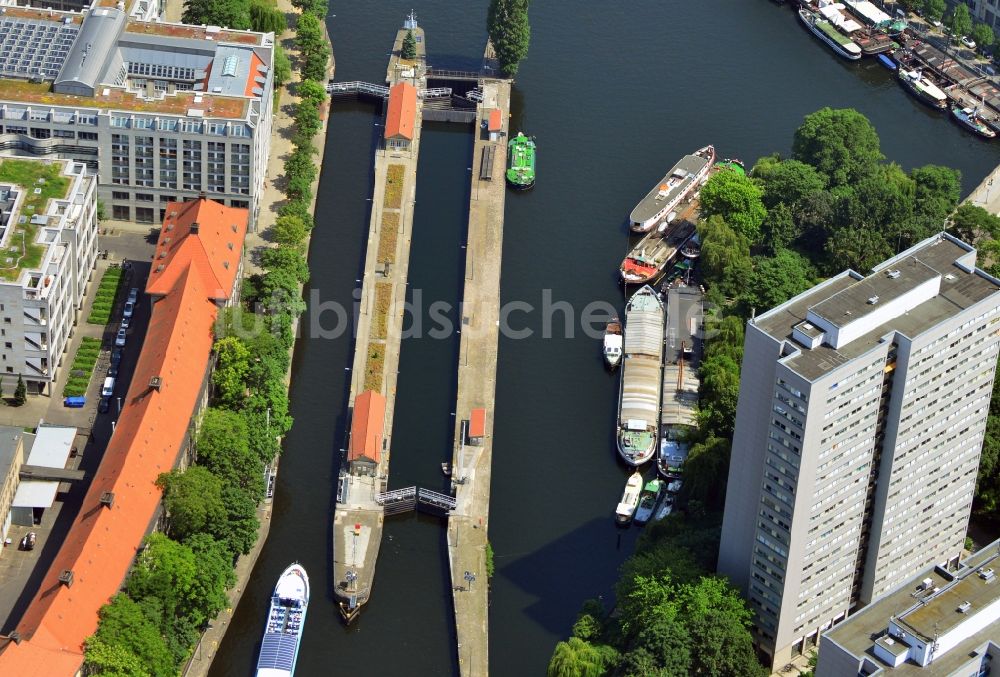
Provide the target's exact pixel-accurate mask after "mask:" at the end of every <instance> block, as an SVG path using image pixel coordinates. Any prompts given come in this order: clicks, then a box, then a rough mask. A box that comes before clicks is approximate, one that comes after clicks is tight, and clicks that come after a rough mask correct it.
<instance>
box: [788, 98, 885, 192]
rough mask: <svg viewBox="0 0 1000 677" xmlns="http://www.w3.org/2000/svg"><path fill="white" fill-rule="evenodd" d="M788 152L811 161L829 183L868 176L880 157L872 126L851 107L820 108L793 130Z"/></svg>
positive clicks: (807, 162) (835, 183)
mask: <svg viewBox="0 0 1000 677" xmlns="http://www.w3.org/2000/svg"><path fill="white" fill-rule="evenodd" d="M792 156H793V157H794V158H795V159H796V160H800V161H802V162H804V163H806V164H809V165H812V166H813V167H814V168H815V169H816V170H817V171H818V172H819V173H820V174H823V175H824V176H826V177H827V180H828V181H829V183H830V185H831V186H843V185H846V184H850V183H853V182H855V181H859V180H860V179H862V178H865V177H867V176H870V175H871V173H872V172H873V171H874V169H875V168H876V167H877V166H878V164H879V163H880V162H881V161H882V160H883V159H884V156H883V155H882V151H881V149H880V142H879V138H878V134H877V133H876V132H875V127H873V126H872V124H871V123H870V122H869V121H868V118H866V117H865V116H864V115H862V114H861V113H859V112H858V111H856V110H854V109H852V108H840V109H833V108H821V109H820V110H818V111H816V112H815V113H812V114H810V115H807V116H806V118H805V120H804V121H803V122H802V125H801V126H800V127H799V128H798V129H797V130H796V131H795V137H794V139H793V141H792Z"/></svg>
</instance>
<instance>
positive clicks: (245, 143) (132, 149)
mask: <svg viewBox="0 0 1000 677" xmlns="http://www.w3.org/2000/svg"><path fill="white" fill-rule="evenodd" d="M133 6H134V4H133ZM274 49H275V48H274V34H273V33H266V34H264V33H254V32H249V31H236V30H227V29H223V28H219V27H217V26H186V25H183V24H172V23H164V22H155V23H154V22H148V21H140V20H136V19H134V18H131V17H130V16H129V14H128V12H127V11H126V8H124V7H123V3H119V7H100V6H98V7H94V8H92V9H90V10H89V11H86V12H84V13H82V14H80V13H69V12H57V11H51V10H45V11H43V10H37V9H32V8H25V7H10V6H6V7H0V153H3V154H12V155H31V156H47V157H57V158H66V159H72V160H76V161H78V162H83V163H85V164H86V165H87V167H88V168H89V169H90V171H91V172H93V173H94V174H96V175H97V176H98V190H99V197H100V198H101V200H102V201H103V202H104V204H105V208H106V211H107V213H108V215H109V216H110V217H112V218H115V219H120V220H125V221H136V222H139V223H149V224H157V223H160V222H161V221H162V219H163V218H164V216H165V215H166V206H167V204H168V203H170V202H174V201H183V200H185V199H190V198H193V197H196V196H197V195H198V194H200V193H202V192H205V193H207V194H208V195H209V197H211V198H212V199H214V200H217V201H220V202H223V203H224V204H226V205H227V206H230V207H237V208H244V209H249V210H250V212H251V223H253V222H254V221H255V217H256V215H257V212H258V210H259V199H260V194H261V192H262V191H263V183H264V174H265V172H266V168H267V156H268V151H269V146H270V137H271V117H272V108H273V93H274V75H273V71H272V67H273V61H274Z"/></svg>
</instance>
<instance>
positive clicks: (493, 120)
mask: <svg viewBox="0 0 1000 677" xmlns="http://www.w3.org/2000/svg"><path fill="white" fill-rule="evenodd" d="M501 129H503V113H501V112H500V109H499V108H494V109H493V110H491V111H490V122H489V130H488V131H491V132H499V131H500V130H501Z"/></svg>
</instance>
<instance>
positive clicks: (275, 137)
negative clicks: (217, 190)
mask: <svg viewBox="0 0 1000 677" xmlns="http://www.w3.org/2000/svg"><path fill="white" fill-rule="evenodd" d="M277 6H278V9H280V10H281V11H283V12H284V13H285V14H286V16H290V15H293V14H295V15H298V14H300V13H301V12H300V10H298V9H296V8H295V7H294V6H292V4H291V2H290V0H277ZM324 35H326V39H327V41H328V43H329V45H330V63H329V65H328V77H329V78H332V77H333V75H334V72H335V70H336V57H335V56H334V54H333V44H332V41H331V40H330V36H329V33H328V32H327V31H326V25H325V23H324ZM276 39H277V40H279V41H280V42H281V45H282V48H283V49H284V50H285V54H286V55H287V56H288V58H289V60H290V61H292V63H293V64H294V63H296V61H297V59H298V56H299V54H298V49H297V48H296V46H295V34H294V31H293V30H292V29H291V28H289V29H286V30H285V32H284V33H283V34H282V35H281V36H280V38H277V37H276ZM300 81H301V79H300V77H299V72H298V70H297V69H295V68H293V70H292V77H291V80H289V82H287V83H286V84H285V88H284V90H283V91H282V92H281V94H280V95H279V99H278V101H277V102H276V105H275V109H274V119H273V120H272V124H271V147H270V152H269V153H268V163H267V174H266V177H267V179H266V183H265V190H264V195H263V197H262V199H261V210H260V217H259V221H258V224H257V228H255V229H254V232H252V233H248V234H247V238H246V241H245V243H244V251H246V252H251V251H254V250H259V249H260V248H262V247H267V246H269V243H268V241H267V240H266V239H265V236H266V235H267V232H268V230H269V229H270V228H271V226H273V225H274V222H275V219H276V218H277V216H278V209H279V207H280V205H281V203H283V202H284V201H285V199H286V198H285V195H284V193H283V192H282V191H281V190H280V189H279V188H278V187H277V186H276V185H275V181H274V179H275V177H277V176H281V175H282V174H283V172H284V160H285V157H286V156H288V155H289V154H290V153H291V152H292V150H293V145H292V142H291V139H292V136H293V131H294V125H295V120H294V112H295V106H296V105H297V104H298V102H299V97H298V96H296V94H295V85H296V84H297V83H298V82H300ZM329 105H330V104H329V100H327V101H326V103H324V104H323V108H322V109H321V110H320V114H321V118H322V123H321V126H320V129H319V131H318V132H317V133H316V136H315V138H314V139H313V143H314V145H315V146H316V147H317V148H318V149H319V150H320V152H321V153H322V151H323V149H324V148H325V147H326V141H327V128H328V126H329V121H330V115H329V110H330V109H329ZM319 178H320V177H319V173H317V177H316V178H315V179H314V180H313V184H312V192H313V198H312V203H311V210H312V212H313V215H314V217H315V212H316V196H317V192H318V189H319ZM310 240H311V238H310V237H309V236H307V237H306V240H305V247H306V250H307V251H308V248H309V244H310ZM252 261H253V258H251V259H250V261H247V262H246V263H245V265H244V271H245V272H246V273H247V274H252V273H255V272H261V271H260V269H259V268H257V267H256V266H254V265H253V264H252ZM302 288H303V286H302V285H299V292H300V293H301V292H302ZM300 323H301V316H300V317H299V319H298V320H297V321H296V322H295V323H294V324H293V327H292V329H293V332H294V333H295V336H296V337H298V336H299V330H300ZM294 350H295V347H294V345H293V346H292V348H290V349H289V352H290V353H291V354H290V356H289V357H290V358H291V357H292V356H293V354H294ZM291 364H292V360H291V359H289V367H288V371H286V372H285V387H286V389H287V388H290V387H291V378H292V374H291V370H292V367H291ZM280 458H281V457H280V456H278V457H277V458H275V459H274V461H273V462H272V464H271V467H270V473H269V477H270V478H273V479H272V480H271V481H275V480H276V478H277V475H278V469H279V465H280ZM268 493H269V496H268V497H266V498H265V499H264V501H263V502H262V503H261V504H260V505H259V506H258V507H257V519H258V520H259V522H260V526H259V527H258V529H257V540H256V542H255V543H254V545H253V548H251V550H250V552H249V553H247V554H246V555H240V556H239V557H238V558H237V560H236V566H235V574H236V584H235V585H234V586H233V587H232V588H231V589H230V590H229V591H228V593H227V597H228V603H227V605H226V608H225V609H224V610H222V611H221V612H220V613H219V615H218V616H216V617H215V618H213V619H212V620H211V621H210V622H209V623H208V625H207V627H206V629H205V631H204V632H203V633H202V636H201V639H199V641H198V644H197V646H196V648H195V650H194V652H193V654H192V656H191V658H190V659H189V660H188V663H187V665H186V666H185V668H184V672H183V674H184V677H205V676H207V675H208V673H209V671H210V670H211V667H212V661H213V660H214V658H215V655H216V652H217V651H218V648H219V646H220V645H221V644H222V640H223V637H224V636H225V634H226V631H227V630H228V628H229V624H230V622H231V621H232V617H233V614H234V613H235V611H236V607H237V606H239V603H240V600H241V599H242V597H243V591H244V590H246V588H247V583H248V582H249V580H250V576H251V575H252V574H253V570H254V568H255V567H256V565H257V560H258V558H259V557H260V553H261V551H262V550H263V549H264V544H265V543H266V541H267V537H268V535H269V533H270V529H271V511H272V508H273V495H271V492H270V491H269V492H268Z"/></svg>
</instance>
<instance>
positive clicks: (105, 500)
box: [101, 491, 115, 508]
mask: <svg viewBox="0 0 1000 677" xmlns="http://www.w3.org/2000/svg"><path fill="white" fill-rule="evenodd" d="M114 504H115V492H113V491H103V492H101V505H103V506H104V507H105V508H110V507H111V506H113V505H114Z"/></svg>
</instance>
